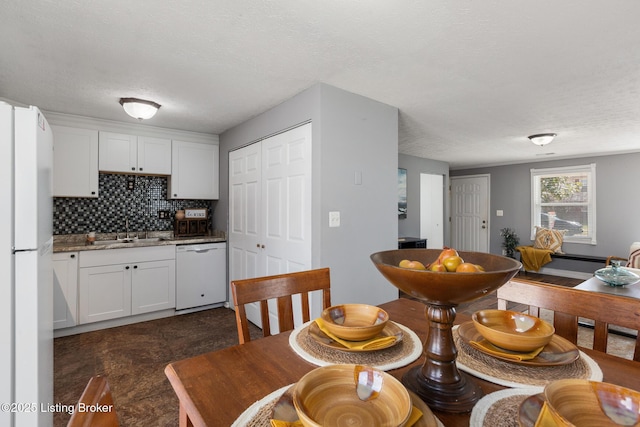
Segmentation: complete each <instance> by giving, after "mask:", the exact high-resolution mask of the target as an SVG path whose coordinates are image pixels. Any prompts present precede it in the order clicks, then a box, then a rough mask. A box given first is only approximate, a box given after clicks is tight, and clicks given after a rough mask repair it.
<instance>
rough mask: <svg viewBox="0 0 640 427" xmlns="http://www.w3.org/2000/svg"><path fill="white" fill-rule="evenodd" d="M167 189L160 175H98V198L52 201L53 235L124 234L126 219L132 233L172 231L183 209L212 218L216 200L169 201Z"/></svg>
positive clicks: (57, 199) (211, 225) (59, 198)
mask: <svg viewBox="0 0 640 427" xmlns="http://www.w3.org/2000/svg"><path fill="white" fill-rule="evenodd" d="M167 187H168V178H167V177H163V176H138V175H119V174H103V173H101V174H100V176H99V188H98V195H99V197H98V198H97V199H93V198H75V197H55V198H54V199H53V234H56V235H60V234H84V233H88V232H90V231H95V232H97V233H123V232H124V231H125V221H126V219H127V218H128V219H129V230H130V231H131V232H138V231H145V230H148V231H163V230H173V218H174V216H175V213H176V211H177V210H180V209H186V208H206V209H207V214H208V215H207V216H208V218H212V217H213V215H212V209H213V206H214V205H215V201H211V200H169V199H168V198H167ZM159 211H168V212H169V216H168V218H166V219H160V218H159V217H158V216H159ZM209 227H210V229H211V230H213V224H209Z"/></svg>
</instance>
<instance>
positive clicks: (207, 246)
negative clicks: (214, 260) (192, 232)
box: [176, 243, 225, 254]
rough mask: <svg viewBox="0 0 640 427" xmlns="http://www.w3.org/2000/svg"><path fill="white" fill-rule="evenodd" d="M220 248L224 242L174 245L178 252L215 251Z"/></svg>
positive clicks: (199, 252)
mask: <svg viewBox="0 0 640 427" xmlns="http://www.w3.org/2000/svg"><path fill="white" fill-rule="evenodd" d="M220 249H225V245H224V244H222V245H221V244H220V243H204V244H195V245H178V246H176V251H177V252H178V253H188V252H191V253H198V254H204V253H207V252H209V251H215V250H220Z"/></svg>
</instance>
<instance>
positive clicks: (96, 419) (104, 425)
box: [67, 376, 120, 427]
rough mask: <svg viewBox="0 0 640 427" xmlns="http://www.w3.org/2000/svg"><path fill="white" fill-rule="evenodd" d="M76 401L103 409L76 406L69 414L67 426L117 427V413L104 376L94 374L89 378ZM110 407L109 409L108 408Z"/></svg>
mask: <svg viewBox="0 0 640 427" xmlns="http://www.w3.org/2000/svg"><path fill="white" fill-rule="evenodd" d="M78 403H79V404H80V403H82V404H83V405H85V407H87V406H96V405H99V406H100V407H101V408H104V409H105V410H104V411H86V410H85V411H79V410H78V406H76V410H75V411H74V412H73V415H71V418H70V419H69V422H68V423H67V427H90V426H91V427H119V425H120V423H119V422H118V414H117V413H116V410H115V406H114V404H113V396H112V395H111V389H110V388H109V382H108V381H107V378H106V377H103V376H95V377H92V378H91V379H90V380H89V383H88V384H87V386H86V387H85V389H84V391H83V392H82V395H81V396H80V400H79V401H78ZM108 409H110V410H108Z"/></svg>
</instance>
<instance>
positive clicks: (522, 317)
mask: <svg viewBox="0 0 640 427" xmlns="http://www.w3.org/2000/svg"><path fill="white" fill-rule="evenodd" d="M471 318H472V319H473V324H474V326H475V327H476V329H477V330H478V332H480V334H481V335H482V336H483V337H484V338H485V339H486V340H487V341H489V342H490V343H492V344H493V345H497V346H498V347H501V348H505V349H507V350H512V351H522V352H527V351H533V350H535V349H537V348H540V347H544V346H545V345H547V344H549V341H551V338H553V334H554V333H555V329H554V327H553V326H552V325H550V324H549V323H547V322H545V321H544V320H541V319H539V318H537V317H535V316H529V315H528V314H524V313H520V312H517V311H509V310H480V311H476V312H475V313H473V315H472V316H471Z"/></svg>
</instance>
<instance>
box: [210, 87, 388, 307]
mask: <svg viewBox="0 0 640 427" xmlns="http://www.w3.org/2000/svg"><path fill="white" fill-rule="evenodd" d="M306 121H311V122H312V138H313V142H312V152H313V160H312V163H313V181H312V187H313V201H312V206H313V209H312V210H313V214H312V215H313V218H312V223H313V230H312V234H313V237H312V240H313V244H312V247H313V250H312V253H313V261H312V262H313V266H314V268H315V267H329V268H331V282H332V302H333V303H336V304H339V303H346V302H362V303H368V304H380V303H382V302H385V301H388V300H391V299H393V298H395V297H397V295H398V291H397V289H396V288H395V287H393V286H392V285H391V284H389V283H388V282H387V281H386V279H384V278H383V277H382V275H381V274H380V273H379V272H378V271H377V270H376V269H375V267H374V266H373V264H372V263H371V261H370V259H369V256H370V255H371V253H373V252H376V251H380V250H385V249H393V248H395V247H397V237H398V236H397V233H398V219H397V214H396V207H397V184H396V181H397V168H398V156H397V153H398V111H397V109H396V108H395V107H391V106H388V105H385V104H382V103H380V102H377V101H373V100H371V99H368V98H364V97H362V96H359V95H354V94H352V93H349V92H346V91H343V90H341V89H338V88H335V87H332V86H328V85H325V84H318V85H315V86H313V87H311V88H309V89H307V90H305V91H304V92H302V93H300V94H298V95H296V96H295V97H293V98H291V99H290V100H288V101H286V102H284V103H282V104H280V105H278V106H276V107H274V108H272V109H271V110H269V111H267V112H265V113H263V114H260V115H258V116H257V117H255V118H253V119H251V120H249V121H247V122H245V123H243V124H241V125H238V126H236V127H234V128H232V129H230V130H229V131H227V132H225V133H223V134H222V135H220V200H219V202H218V205H217V206H216V210H215V213H214V220H215V221H214V222H215V224H216V227H217V228H220V229H226V230H228V218H227V217H228V208H229V200H228V199H229V188H228V187H229V182H228V173H229V172H228V170H229V168H228V158H229V151H232V150H234V149H237V148H239V147H242V146H245V145H247V144H249V143H251V142H254V141H256V140H259V139H261V138H263V137H265V136H268V135H270V134H273V133H276V132H279V131H281V130H283V129H286V128H289V127H292V126H294V125H297V124H300V123H303V122H306ZM356 172H357V173H361V174H362V184H361V185H355V183H354V175H355V173H356ZM330 211H340V213H341V226H340V227H338V228H329V221H328V218H329V212H330Z"/></svg>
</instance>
